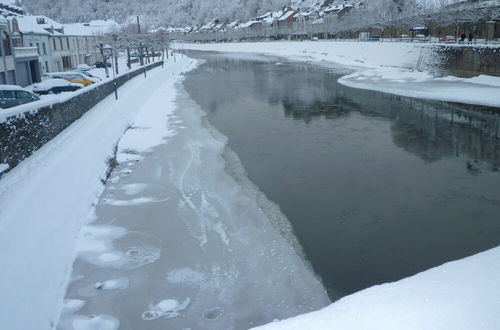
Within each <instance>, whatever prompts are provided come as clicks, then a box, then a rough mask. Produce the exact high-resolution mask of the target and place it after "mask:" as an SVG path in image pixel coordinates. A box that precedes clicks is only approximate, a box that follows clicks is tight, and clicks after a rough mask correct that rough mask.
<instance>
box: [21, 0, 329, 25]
mask: <svg viewBox="0 0 500 330" xmlns="http://www.w3.org/2000/svg"><path fill="white" fill-rule="evenodd" d="M323 1H324V0H292V4H293V5H294V6H296V7H299V8H301V9H306V8H309V7H318V8H319V7H320V6H321V5H322V3H323ZM327 1H328V2H332V1H331V0H327ZM289 3H290V0H146V1H137V0H85V1H82V0H24V1H22V5H23V7H24V8H25V9H26V10H27V11H28V12H29V13H32V14H43V15H47V16H49V17H52V18H54V19H56V20H58V21H61V22H63V23H64V22H76V21H88V20H92V19H102V18H113V19H115V20H116V21H118V22H120V23H126V22H127V21H133V19H135V16H136V15H140V16H141V18H142V19H143V21H144V22H146V23H150V24H160V25H176V26H178V25H184V24H192V23H198V24H201V23H205V22H208V21H211V20H214V19H220V20H222V21H228V22H229V21H231V20H234V19H246V18H250V17H252V16H256V15H258V14H261V13H264V12H266V11H270V10H277V9H279V8H280V7H282V6H283V5H285V4H289Z"/></svg>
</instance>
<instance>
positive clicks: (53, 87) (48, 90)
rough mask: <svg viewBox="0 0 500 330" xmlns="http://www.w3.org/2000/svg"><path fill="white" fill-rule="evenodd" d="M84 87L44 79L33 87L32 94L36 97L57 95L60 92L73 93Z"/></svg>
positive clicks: (58, 80)
mask: <svg viewBox="0 0 500 330" xmlns="http://www.w3.org/2000/svg"><path fill="white" fill-rule="evenodd" d="M82 87H84V86H83V85H82V84H76V83H71V82H69V81H67V80H64V79H58V78H54V79H46V80H44V81H42V82H41V83H38V84H35V85H33V93H36V94H38V95H46V94H59V93H62V92H73V91H76V90H79V89H80V88H82Z"/></svg>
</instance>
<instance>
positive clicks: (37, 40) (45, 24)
mask: <svg viewBox="0 0 500 330" xmlns="http://www.w3.org/2000/svg"><path fill="white" fill-rule="evenodd" d="M49 23H55V22H54V21H52V22H51V21H49V19H48V18H46V17H44V16H17V17H13V18H11V24H12V31H13V33H12V36H13V38H14V43H15V45H16V46H19V47H21V46H23V47H36V49H37V52H38V60H39V63H40V69H41V71H42V73H46V72H50V71H54V63H53V57H52V48H51V47H50V35H51V32H50V31H51V29H52V27H51V26H50V25H49ZM56 24H57V23H56Z"/></svg>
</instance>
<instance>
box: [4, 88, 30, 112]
mask: <svg viewBox="0 0 500 330" xmlns="http://www.w3.org/2000/svg"><path fill="white" fill-rule="evenodd" d="M0 90H4V91H26V92H28V90H27V89H25V88H22V87H21V86H17V85H0ZM4 111H5V110H4Z"/></svg>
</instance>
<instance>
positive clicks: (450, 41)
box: [439, 36, 457, 44]
mask: <svg viewBox="0 0 500 330" xmlns="http://www.w3.org/2000/svg"><path fill="white" fill-rule="evenodd" d="M456 41H457V40H456V39H455V37H454V36H446V37H442V38H439V42H444V43H446V44H453V43H455V42H456Z"/></svg>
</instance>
